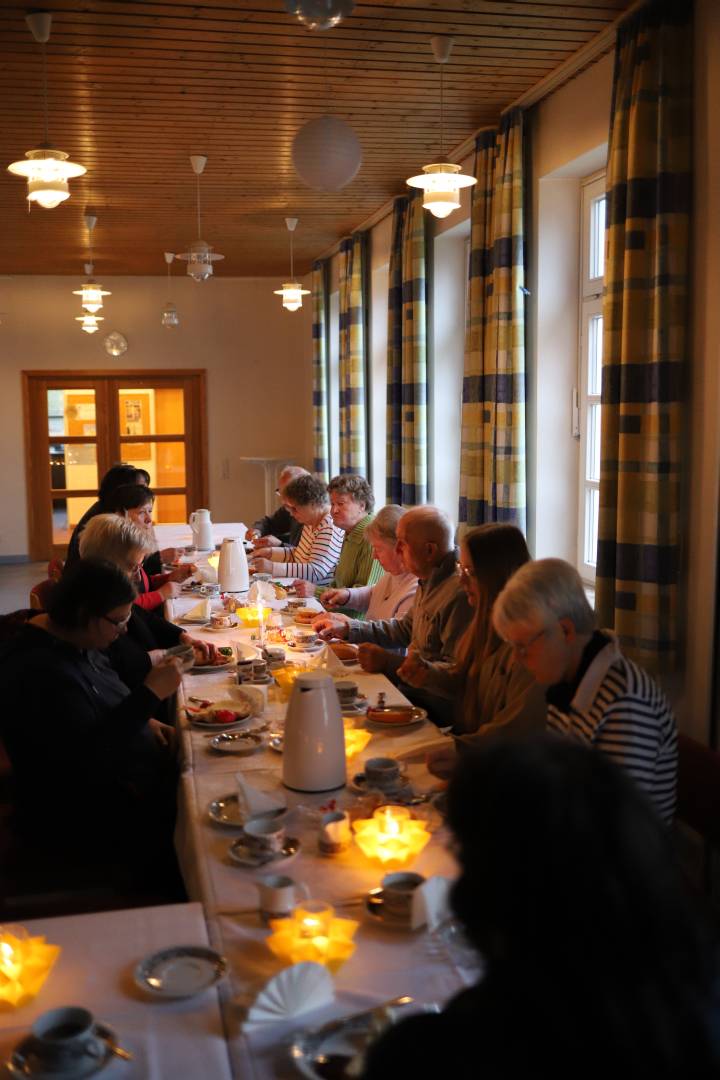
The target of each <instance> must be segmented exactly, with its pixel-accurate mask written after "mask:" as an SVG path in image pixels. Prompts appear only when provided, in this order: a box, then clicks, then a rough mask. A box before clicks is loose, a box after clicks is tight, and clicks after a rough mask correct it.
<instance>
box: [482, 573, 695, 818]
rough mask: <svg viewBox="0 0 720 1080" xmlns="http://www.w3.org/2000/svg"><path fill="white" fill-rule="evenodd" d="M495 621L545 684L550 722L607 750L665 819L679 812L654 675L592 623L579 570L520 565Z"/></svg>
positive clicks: (667, 722)
mask: <svg viewBox="0 0 720 1080" xmlns="http://www.w3.org/2000/svg"><path fill="white" fill-rule="evenodd" d="M493 623H494V626H495V629H496V630H497V632H498V634H500V636H501V637H502V638H504V640H505V641H506V642H507V643H508V645H511V646H512V648H513V650H514V653H515V656H516V657H517V659H518V660H519V661H520V663H521V664H523V666H524V667H526V668H527V670H528V671H529V672H530V674H531V675H533V677H534V678H535V679H536V681H537V682H538V683H540V684H541V685H542V686H546V687H547V688H548V689H547V691H546V698H547V703H548V721H547V722H548V728H549V729H550V730H552V731H556V732H558V733H560V734H562V735H569V736H571V737H573V738H576V739H579V740H580V741H581V742H585V743H588V744H589V745H590V746H594V747H595V748H596V749H598V750H602V751H603V752H604V753H605V754H607V755H608V757H611V758H613V760H614V761H616V762H617V763H618V764H619V765H621V766H622V767H623V768H625V769H626V771H627V772H628V773H629V774H630V775H631V776H632V777H633V778H634V780H635V781H636V783H637V784H638V786H639V787H641V788H642V789H643V791H645V793H646V794H647V795H648V797H649V798H650V801H651V802H652V803H653V804H654V806H655V809H656V810H657V812H658V814H659V815H660V817H661V818H662V819H663V820H664V821H668V822H669V821H671V820H672V817H673V813H674V811H675V797H676V786H677V765H678V750H677V730H676V727H675V718H674V716H673V714H672V711H671V709H670V706H669V704H668V702H667V700H666V698H665V696H664V694H663V693H662V691H661V690H660V688H659V687H658V686H657V685H656V684H655V683H654V682H653V680H652V679H651V678H650V676H649V675H648V674H647V673H646V672H645V671H643V670H642V668H639V667H638V666H637V665H636V664H634V663H633V662H632V661H631V660H627V659H626V658H625V657H624V656H623V655H622V653H621V652H620V648H619V646H618V641H617V638H616V637H615V635H614V634H612V633H610V631H608V630H595V629H594V615H593V611H592V609H591V607H590V605H589V603H588V601H587V597H586V595H585V589H584V587H583V583H582V581H581V580H580V575H579V574H578V572H577V570H575V568H574V567H572V566H570V564H569V563H566V562H563V560H562V559H540V560H538V561H537V562H531V563H527V564H526V565H525V566H523V567H521V568H520V570H518V571H517V573H516V574H514V575H513V577H512V578H511V579H510V581H509V582H508V583H507V585H506V586H505V588H504V589H503V591H502V592H501V593H500V595H499V596H498V598H497V600H496V601H495V607H494V609H493Z"/></svg>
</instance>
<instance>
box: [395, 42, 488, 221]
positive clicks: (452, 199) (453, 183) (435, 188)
mask: <svg viewBox="0 0 720 1080" xmlns="http://www.w3.org/2000/svg"><path fill="white" fill-rule="evenodd" d="M430 45H431V47H432V51H433V55H434V57H435V60H436V61H437V63H438V64H440V158H441V159H442V158H443V157H444V156H445V151H444V140H443V66H444V65H445V64H447V62H448V60H449V59H450V50H451V49H452V45H453V39H452V38H451V37H444V36H439V35H438V36H436V37H433V38H431V39H430ZM475 183H477V181H476V179H475V177H474V176H467V175H466V174H465V173H462V172H460V166H459V165H453V164H452V162H449V161H445V162H444V161H442V160H441V161H440V162H436V163H435V164H433V165H423V171H422V174H421V175H418V176H411V177H410V178H409V179H408V180H407V184H408V186H409V187H415V188H422V190H423V191H424V195H423V206H424V208H425V209H426V210H429V211H430V213H431V214H433V215H434V216H435V217H437V218H446V217H447V216H448V214H451V213H452V212H453V210H457V209H458V207H459V206H460V189H461V188H464V187H471V186H472V185H473V184H475Z"/></svg>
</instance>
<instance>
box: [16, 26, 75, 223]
mask: <svg viewBox="0 0 720 1080" xmlns="http://www.w3.org/2000/svg"><path fill="white" fill-rule="evenodd" d="M25 22H26V23H27V25H28V27H29V29H30V33H31V34H32V36H33V37H34V38H35V40H36V41H37V42H38V44H39V45H40V46H41V49H42V73H43V118H44V125H45V140H44V142H43V143H42V145H41V146H40V147H39V148H38V149H37V150H28V151H26V153H25V158H26V160H25V161H13V163H12V165H8V172H10V173H12V174H13V175H14V176H24V177H25V179H26V180H27V201H28V203H29V204H30V205H32V204H33V203H37V204H38V206H42V207H43V208H44V209H45V210H52V209H54V207H56V206H59V205H60V203H61V202H64V201H65V199H69V198H70V190H69V188H68V180H72V179H73V177H76V176H82V175H83V173H86V172H87V169H86V168H85V166H84V165H76V164H75V162H73V161H68V157H69V156H70V155H69V154H66V153H65V152H64V151H63V150H55V149H54V148H53V147H52V146H51V145H50V141H49V138H48V97H47V64H46V57H45V45H46V44H47V42H48V40H49V38H50V26H51V23H52V13H51V12H49V11H35V12H33V13H32V14H30V15H26V16H25Z"/></svg>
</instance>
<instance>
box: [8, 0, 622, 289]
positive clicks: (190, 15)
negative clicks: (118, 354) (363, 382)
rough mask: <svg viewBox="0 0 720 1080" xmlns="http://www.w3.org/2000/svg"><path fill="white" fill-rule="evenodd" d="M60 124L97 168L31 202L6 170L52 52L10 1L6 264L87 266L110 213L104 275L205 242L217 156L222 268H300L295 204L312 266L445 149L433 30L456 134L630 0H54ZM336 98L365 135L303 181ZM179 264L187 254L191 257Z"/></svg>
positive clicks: (72, 147) (280, 272) (38, 125)
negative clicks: (351, 159)
mask: <svg viewBox="0 0 720 1080" xmlns="http://www.w3.org/2000/svg"><path fill="white" fill-rule="evenodd" d="M38 6H44V8H45V9H46V10H49V11H52V12H53V28H52V34H51V38H50V42H49V44H48V46H47V69H48V90H49V130H50V140H51V142H52V144H53V145H54V146H56V147H57V148H58V149H62V150H65V151H66V152H68V153H69V154H70V159H71V160H72V161H77V162H80V163H81V164H83V165H85V166H86V167H87V169H88V172H87V174H86V175H85V176H84V177H82V178H80V179H78V180H74V181H71V184H70V189H71V193H72V194H71V198H70V199H69V200H68V201H67V202H66V203H64V204H62V205H61V206H59V207H58V208H56V209H54V210H41V209H33V211H32V212H31V213H30V214H28V213H27V212H26V203H25V186H24V182H23V181H22V180H20V179H18V178H17V177H13V176H11V175H10V174H8V173H7V172H6V171H5V166H6V165H7V164H9V163H10V162H12V161H15V160H18V159H20V158H22V156H23V154H24V153H25V151H26V150H30V149H32V148H34V147H36V146H38V145H39V144H40V143H41V141H42V129H43V125H42V77H41V70H42V69H41V50H40V46H39V45H37V44H36V43H35V42H34V40H33V39H32V37H31V35H30V32H29V30H28V28H27V26H26V24H25V19H24V16H25V12H26V11H27V10H29V9H30V5H27V6H23V5H21V4H18V3H13V2H8V0H3V3H2V4H1V5H0V93H1V94H2V103H3V105H2V113H3V123H2V125H1V126H0V150H1V153H0V163H1V165H2V167H1V168H0V217H1V220H2V223H3V233H4V237H3V244H2V248H1V251H2V254H1V255H0V272H1V273H10V274H37V273H46V274H47V273H49V274H73V275H76V276H77V275H78V274H80V273H81V271H82V263H83V262H84V261H85V259H86V257H87V254H86V246H85V245H86V231H85V229H84V226H83V220H82V215H83V213H84V212H85V208H86V207H87V208H91V209H92V210H93V212H94V213H96V214H97V217H98V224H97V228H96V229H95V235H94V244H95V265H96V273H97V275H98V276H102V275H108V274H162V273H163V272H164V270H165V264H164V261H163V255H162V253H163V251H175V252H178V251H185V250H187V247H188V244H189V243H190V242H191V241H192V240H194V239H195V238H196V227H195V177H194V175H193V173H192V171H191V168H190V163H189V160H188V156H189V155H190V154H191V153H202V154H206V155H207V157H208V165H207V168H206V171H205V174H204V176H203V179H202V188H201V194H202V204H203V229H202V232H203V238H204V239H205V240H207V241H208V243H210V244H212V245H214V247H215V249H216V250H217V251H219V252H221V253H222V254H223V255H225V261H224V262H221V263H220V264H218V265H217V266H216V273H217V274H219V275H223V276H226V275H230V276H245V275H247V276H257V275H277V276H278V277H279V278H281V279H284V278H285V276H286V272H287V269H288V240H287V233H286V231H285V225H284V220H283V219H284V217H285V216H286V215H292V216H297V217H298V218H299V219H300V224H299V226H298V230H297V233H296V243H295V250H296V270H297V271H299V272H301V273H302V272H305V271H306V270H308V268H309V266H310V262H311V260H312V259H313V258H314V257H315V256H317V255H318V254H320V253H321V252H323V251H324V250H326V249H327V248H328V247H329V246H330V245H332V244H333V243H334V242H335V241H336V240H338V239H339V238H340V237H341V236H343V235H346V234H347V233H348V232H350V231H351V230H352V229H353V228H354V227H356V226H357V225H358V224H360V223H361V222H362V221H363V220H364V219H365V218H367V217H368V216H369V215H370V214H372V213H373V212H374V211H375V210H376V209H377V208H378V207H379V206H380V205H381V204H382V203H384V202H385V201H386V200H387V199H388V198H390V197H391V196H393V195H397V194H401V193H402V192H403V191H405V190H407V189H406V188H405V184H404V180H405V178H406V177H407V176H410V175H412V174H413V173H416V172H419V171H420V169H421V167H422V165H425V164H427V163H428V162H429V161H433V160H437V156H436V155H437V151H438V145H439V93H438V91H439V68H438V66H437V65H436V64H435V63H434V61H433V59H432V54H431V51H430V46H429V39H430V37H431V36H432V35H433V34H436V33H445V34H451V35H452V36H453V37H454V38H455V46H454V49H453V53H452V56H451V60H450V63H449V64H448V65H447V66H446V68H445V71H444V80H445V94H444V98H445V145H446V146H448V147H452V146H457V145H459V144H460V143H461V142H462V141H463V139H465V138H466V137H467V136H468V135H470V134H471V133H472V132H473V131H474V130H475V129H476V128H479V127H482V126H484V125H488V124H491V123H493V122H495V121H497V119H498V117H499V115H500V112H501V110H502V109H503V108H504V107H506V106H507V105H508V104H510V103H511V102H512V101H514V100H515V99H516V98H517V97H519V95H520V94H522V93H523V92H524V91H525V90H527V89H528V88H530V87H531V86H533V85H534V84H536V83H537V82H538V81H539V80H540V79H542V78H543V76H545V75H547V74H548V73H549V72H550V71H552V70H553V69H554V68H556V67H557V66H558V65H559V64H561V63H562V62H563V61H564V60H566V59H567V58H568V57H569V56H571V55H572V54H573V53H574V52H576V51H577V50H578V49H579V48H580V47H581V46H582V45H583V44H584V43H585V42H587V41H589V40H590V39H591V38H592V37H593V36H594V35H595V34H597V33H599V32H600V31H602V30H603V29H604V28H605V27H606V26H607V25H608V23H610V22H612V21H613V20H614V19H615V18H616V17H617V16H618V14H619V13H620V12H621V11H623V10H624V9H626V8H627V7H628V6H629V0H572V2H570V3H567V2H566V3H562V4H560V3H551V2H548V0H536V2H532V0H502V2H501V0H427V2H425V3H423V2H422V0H416V2H412V0H373V2H372V3H366V2H363V0H358V2H356V6H355V10H354V12H353V14H352V15H351V16H350V17H348V18H346V19H345V20H344V21H343V22H342V23H341V24H340V25H339V26H337V27H335V28H334V29H332V30H329V31H325V32H315V33H313V32H310V31H308V30H306V29H305V28H304V27H303V26H302V25H301V24H300V23H299V22H297V21H296V20H295V19H294V18H293V17H292V16H290V15H288V14H287V13H286V11H285V8H284V5H283V3H282V0H176V2H173V3H162V2H157V0H47V2H46V3H45V4H44V5H38ZM326 112H329V113H332V114H333V115H336V116H339V117H342V118H343V119H344V120H347V121H348V122H349V123H351V124H352V125H353V127H354V129H355V131H356V132H357V134H358V137H359V139H360V141H361V143H362V147H363V164H362V167H361V170H360V172H359V174H358V176H357V177H356V179H355V180H354V181H353V182H352V183H351V184H350V185H348V187H346V188H345V189H344V190H342V191H340V192H338V193H332V194H327V193H321V192H316V191H313V190H311V189H310V188H307V187H305V186H304V185H303V183H302V182H301V181H300V180H299V178H298V177H297V176H296V174H295V172H294V170H293V167H292V161H291V142H292V138H293V135H294V134H295V132H296V131H297V130H298V128H299V127H300V126H301V125H302V124H303V123H304V122H305V121H307V120H309V119H311V118H313V117H316V116H319V115H321V114H323V113H326ZM177 272H178V271H177V270H175V273H177Z"/></svg>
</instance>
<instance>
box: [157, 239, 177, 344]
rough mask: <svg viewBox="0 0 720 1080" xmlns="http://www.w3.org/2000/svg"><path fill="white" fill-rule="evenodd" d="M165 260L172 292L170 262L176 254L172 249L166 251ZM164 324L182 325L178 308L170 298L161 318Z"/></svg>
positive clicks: (169, 325) (164, 253) (170, 325)
mask: <svg viewBox="0 0 720 1080" xmlns="http://www.w3.org/2000/svg"><path fill="white" fill-rule="evenodd" d="M163 255H164V256H165V262H166V263H167V279H168V292H170V264H171V263H172V261H173V259H174V258H175V256H174V255H173V253H172V251H164V252H163ZM160 321H161V322H162V324H163V326H168V327H173V326H179V325H180V319H179V317H178V313H177V308H176V307H175V305H174V304H173V302H172V300H168V301H167V303H166V304H165V307H164V308H163V313H162V318H161V320H160Z"/></svg>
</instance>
